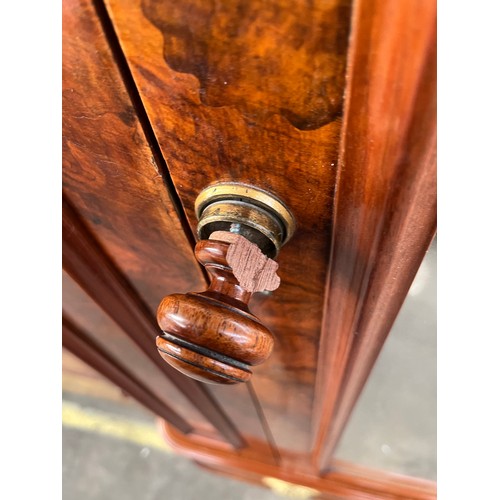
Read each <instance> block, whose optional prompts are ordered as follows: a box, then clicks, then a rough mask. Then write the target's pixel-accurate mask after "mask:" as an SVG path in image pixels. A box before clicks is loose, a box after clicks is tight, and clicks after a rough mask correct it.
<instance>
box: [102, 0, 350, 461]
mask: <svg viewBox="0 0 500 500" xmlns="http://www.w3.org/2000/svg"><path fill="white" fill-rule="evenodd" d="M199 5H200V4H199V3H197V2H183V3H178V2H173V1H164V2H142V3H141V2H140V1H139V0H123V1H122V0H120V1H116V0H109V1H108V0H107V1H106V6H107V7H108V11H109V13H110V16H111V19H112V20H113V25H114V27H115V29H116V32H117V35H118V38H119V40H120V44H121V47H122V48H123V51H124V53H125V55H126V57H127V61H128V63H129V65H130V69H131V71H132V74H133V76H134V80H135V82H136V83H137V86H138V90H139V92H140V95H141V98H142V99H143V102H144V104H145V107H146V110H147V113H148V116H149V117H150V119H151V122H152V126H153V129H154V131H155V134H156V136H157V138H158V142H159V144H160V147H161V149H162V152H163V155H164V157H165V159H166V160H167V162H168V166H169V170H170V173H171V175H172V179H173V181H174V184H175V186H176V189H177V191H178V193H179V196H180V198H181V200H182V203H183V206H184V209H185V211H186V213H187V215H188V218H189V221H190V223H191V226H192V228H193V230H194V228H195V227H196V222H197V221H196V216H195V214H194V210H193V206H194V201H195V199H196V196H197V195H198V193H199V192H200V191H201V190H202V189H203V188H204V187H205V186H207V185H208V184H210V183H214V182H222V181H238V182H244V183H247V184H252V185H255V186H258V187H260V188H263V189H265V190H267V191H269V192H271V193H273V194H275V195H276V196H277V197H278V198H280V199H281V200H283V201H284V202H285V204H286V205H287V206H288V207H289V209H290V210H291V211H292V212H293V213H294V215H295V217H296V218H297V221H298V228H297V231H296V233H295V235H294V237H293V239H292V240H291V241H290V243H288V244H287V246H286V247H284V248H283V250H282V251H281V253H280V256H279V265H280V270H281V276H282V282H281V286H280V288H279V289H278V290H277V291H275V292H273V293H272V295H271V296H267V297H266V296H260V297H255V299H254V300H253V304H252V310H253V311H254V313H255V315H256V316H257V317H259V319H261V321H262V322H263V323H264V324H265V325H266V326H269V328H270V330H271V331H272V332H273V333H274V335H275V338H276V345H275V351H274V354H273V356H272V358H271V360H270V362H268V363H266V364H264V365H261V366H260V367H257V368H256V369H255V371H254V378H253V380H254V385H255V389H256V391H257V394H258V396H259V399H260V401H261V403H262V406H263V408H264V411H265V414H266V417H267V419H268V420H269V424H270V427H271V430H272V432H273V434H274V436H275V438H276V442H277V444H278V445H279V446H282V447H288V448H291V449H294V450H297V451H299V450H300V451H302V452H304V453H305V452H307V451H308V450H309V446H310V436H309V429H310V423H311V410H312V401H313V395H314V383H315V373H316V362H317V355H318V344H319V336H320V328H321V315H322V306H323V299H324V286H325V282H324V278H325V275H326V271H327V265H328V258H329V246H330V241H331V213H332V210H333V203H332V200H333V186H334V181H335V170H336V169H335V165H336V159H337V156H338V137H339V133H340V126H341V119H340V113H339V110H340V109H341V108H340V106H341V103H340V102H338V94H336V93H335V92H336V91H333V90H331V89H332V87H331V86H330V87H329V85H330V84H326V83H325V82H332V79H334V80H335V85H337V86H338V88H343V86H344V76H343V73H344V72H343V69H339V68H343V67H344V65H345V56H346V54H345V50H344V49H345V47H346V41H347V34H348V32H349V25H348V22H346V19H347V18H348V17H349V11H350V3H348V2H343V1H342V2H336V1H334V2H332V3H331V4H330V7H329V8H325V7H323V4H320V3H316V4H314V7H313V9H312V11H311V12H309V13H307V14H304V11H305V9H306V3H305V2H292V3H291V4H290V3H289V2H268V3H267V2H257V3H255V4H252V5H255V6H256V7H258V11H257V9H256V11H255V16H253V17H252V16H250V18H248V19H250V20H251V19H253V21H251V22H250V21H248V20H247V19H246V18H245V20H243V19H242V18H240V19H239V21H238V23H237V24H236V25H234V20H235V19H238V18H237V17H235V16H234V15H233V12H234V10H235V9H237V8H238V6H239V5H240V2H237V1H232V2H225V3H224V7H217V8H216V9H215V10H216V12H215V11H214V14H213V17H211V18H210V19H212V21H213V23H207V18H206V16H205V15H204V12H205V10H204V9H210V8H211V7H210V5H212V4H207V5H208V6H207V7H204V8H201V7H200V8H198V7H199ZM248 8H250V9H253V8H254V7H248ZM217 9H219V10H217ZM339 9H340V10H342V12H343V13H342V14H341V15H339V12H340V10H339ZM153 10H154V12H153ZM200 16H201V17H200ZM214 16H215V17H214ZM311 16H312V17H311ZM169 18H171V19H172V23H174V24H175V26H176V27H177V28H178V27H179V26H180V27H181V28H180V31H181V33H177V32H176V34H175V35H170V34H169V33H173V31H175V29H174V28H173V27H172V26H166V25H165V24H166V23H167V24H168V19H169ZM188 18H189V19H190V23H191V24H192V25H193V37H195V38H196V41H194V42H193V43H185V39H186V38H185V36H186V35H185V31H186V30H184V31H183V28H182V26H184V25H185V22H186V19H188ZM340 18H341V19H342V22H339V19H340ZM307 20H309V21H311V22H304V21H307ZM247 22H248V23H249V24H246V23H247ZM224 23H227V24H224ZM231 23H233V25H234V26H236V27H238V26H240V25H241V29H242V30H243V32H244V33H245V35H244V36H243V37H242V39H241V41H239V42H238V48H237V49H235V50H234V51H233V49H232V48H231V44H228V43H225V40H226V38H225V37H226V36H227V32H226V31H224V30H222V32H223V33H221V29H220V26H222V25H224V26H229V25H230V24H231ZM252 23H253V24H252ZM292 24H294V25H296V26H300V29H301V30H302V34H301V35H300V37H299V36H296V31H294V30H292V31H291V30H290V26H291V25H292ZM158 26H160V28H158ZM252 26H253V27H255V29H257V27H259V26H263V27H264V28H263V29H262V30H261V32H260V35H261V40H260V41H259V47H261V48H265V50H264V49H262V50H264V52H265V53H266V55H267V56H269V54H272V55H273V57H274V58H279V57H280V56H279V51H276V50H275V47H276V46H281V45H287V47H288V48H287V49H285V52H287V54H288V55H287V60H286V65H288V66H290V68H289V69H287V74H288V75H293V74H294V72H298V73H301V72H302V73H304V75H305V76H304V77H303V78H298V79H293V78H289V79H288V80H287V79H285V78H284V79H283V82H282V83H281V84H280V85H281V86H280V87H279V88H276V84H275V83H273V78H272V77H271V78H269V79H267V78H266V77H265V75H264V76H262V74H261V73H260V68H261V67H262V61H261V62H256V63H252V62H251V61H252V58H253V56H254V55H255V53H254V50H256V47H255V44H253V40H254V38H253V36H254V35H253V32H252V29H253V27H252ZM199 27H201V28H200V29H199ZM177 28H176V29H177ZM327 32H328V33H329V35H331V36H329V37H325V36H324V34H325V33H327ZM292 33H293V35H292ZM289 34H290V37H291V38H290V39H287V36H288V35H289ZM189 36H191V35H189ZM336 37H338V40H336ZM292 38H296V39H297V40H299V39H300V40H303V41H304V43H303V49H302V50H304V54H309V55H311V57H310V58H303V57H292V56H291V55H290V54H293V51H294V50H295V49H294V48H293V40H292ZM165 39H167V47H166V46H165ZM199 39H202V42H199V41H198V40H199ZM326 39H328V40H326ZM203 43H206V44H207V47H210V51H209V53H210V56H209V58H210V61H208V63H207V64H208V66H207V67H209V68H210V69H208V70H207V71H208V73H206V74H207V75H211V76H210V78H212V80H211V81H213V84H212V83H206V82H205V83H204V81H205V80H204V78H205V77H204V76H203V75H202V74H201V73H199V72H198V71H202V72H203V71H205V70H203V69H201V70H199V69H197V68H194V69H193V68H189V67H186V64H187V63H185V61H186V60H189V59H192V60H193V61H200V58H203V57H205V56H204V55H203V54H205V52H203V53H202V52H199V49H198V48H197V47H199V46H200V44H201V45H203ZM176 44H178V46H177V48H176V46H175V45H176ZM332 45H334V46H335V47H332ZM259 50H260V49H259ZM297 50H300V49H297ZM325 52H326V53H328V56H327V57H328V60H330V61H332V60H333V59H335V67H336V68H337V69H331V68H332V67H331V65H330V64H327V65H324V66H321V65H320V64H319V62H318V61H320V60H321V58H322V57H323V55H321V53H323V54H324V53H325ZM206 53H207V54H208V49H207V52H206ZM236 53H237V56H238V60H239V61H240V62H235V61H236V57H235V54H236ZM269 61H270V63H269V64H268V66H269V68H272V64H271V62H273V61H275V59H269ZM315 61H316V62H315ZM169 63H170V64H169ZM203 64H205V63H203ZM199 65H200V66H201V65H202V63H199ZM247 67H248V68H250V69H249V71H248V72H246V71H245V68H247ZM179 70H182V71H186V70H188V71H190V72H181V71H179ZM337 70H338V72H339V73H340V76H338V77H335V76H333V73H332V72H336V71H337ZM270 71H273V70H270ZM196 74H199V75H200V78H201V80H200V79H199V78H198V77H197V76H196ZM215 74H217V75H218V76H214V75H215ZM310 78H312V79H313V80H315V81H317V82H324V83H325V84H324V85H323V84H322V83H319V84H318V86H317V87H315V88H316V91H314V92H317V93H316V94H314V92H313V94H314V95H311V96H310V97H311V99H310V100H308V98H307V92H309V91H310V87H309V85H310V80H309V79H310ZM214 79H215V80H217V81H215V80H214ZM286 80H287V83H285V81H286ZM207 81H208V79H207ZM224 81H227V82H228V84H227V85H224V83H223V82H224ZM220 84H222V85H223V86H224V87H227V89H226V88H222V87H221V86H220ZM283 86H285V87H283ZM255 88H257V89H261V92H262V93H261V97H259V98H258V101H257V99H254V97H253V95H254V94H253V92H252V89H255ZM284 88H286V89H287V91H286V92H284V91H283V90H284ZM327 88H328V90H327ZM221 89H222V90H221ZM318 89H323V90H318ZM323 91H324V92H325V95H326V96H327V97H326V99H324V98H323V94H322V92H323ZM207 94H208V95H207ZM257 94H258V92H257ZM257 94H255V95H257ZM284 94H288V96H284ZM320 94H321V95H320ZM340 95H341V94H340ZM241 96H245V98H246V99H247V101H249V102H248V106H247V105H246V104H243V99H242V97H241ZM294 96H297V99H296V100H294ZM292 101H293V102H292ZM327 101H330V103H332V102H334V101H335V106H336V110H335V111H334V112H333V114H331V109H330V108H328V106H325V105H324V103H326V102H327ZM321 103H323V104H321ZM278 107H283V109H285V110H288V111H285V112H280V111H278V110H277V108H278ZM318 110H319V111H318ZM284 115H285V116H284ZM295 117H299V118H297V119H296V118H295ZM290 325H293V328H292V329H291V327H290ZM235 404H236V405H237V404H238V400H237V399H235Z"/></svg>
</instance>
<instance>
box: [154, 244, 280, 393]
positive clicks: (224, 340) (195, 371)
mask: <svg viewBox="0 0 500 500" xmlns="http://www.w3.org/2000/svg"><path fill="white" fill-rule="evenodd" d="M240 238H242V237H240ZM243 243H245V241H243ZM248 244H249V245H253V244H252V243H249V242H248ZM230 247H231V243H229V242H228V241H217V240H212V239H210V240H202V241H200V242H198V244H197V245H196V248H195V255H196V258H197V259H198V261H199V262H200V263H201V264H203V265H204V266H205V268H206V269H207V271H208V272H209V274H210V277H211V283H210V286H209V288H208V290H206V291H204V292H200V293H188V294H185V295H183V294H174V295H169V296H168V297H165V298H164V299H163V301H162V302H161V304H160V306H159V308H158V314H157V319H158V324H159V325H160V328H161V329H162V330H163V334H162V335H160V336H158V337H157V339H156V346H157V348H158V351H159V353H160V355H161V356H162V358H163V359H164V360H165V361H166V362H167V363H169V364H170V365H172V366H173V367H175V368H177V369H178V370H180V371H181V372H183V373H185V374H186V375H188V376H190V377H192V378H195V379H198V380H201V381H203V382H209V383H214V384H236V383H238V382H246V381H248V380H249V379H250V378H251V376H252V371H251V367H252V366H255V365H258V364H260V363H262V362H263V361H265V360H266V359H267V358H268V357H269V355H270V354H271V351H272V349H273V344H274V340H273V336H272V334H271V332H270V331H269V330H268V329H267V328H266V327H265V326H264V325H263V324H262V323H261V322H260V321H259V320H258V319H257V318H256V317H255V316H253V315H252V314H251V313H250V311H249V309H248V301H249V300H250V298H251V296H252V293H253V291H252V290H253V289H255V290H254V291H256V290H257V289H258V288H257V285H256V284H255V286H252V285H254V283H253V284H252V283H250V285H248V284H246V285H245V286H242V284H241V277H240V279H238V278H237V277H236V276H235V273H234V272H233V269H232V267H231V265H230V264H229V262H228V251H229V249H230ZM250 250H252V248H250ZM237 251H238V252H240V253H241V250H237ZM257 251H259V250H258V249H257ZM259 252H260V251H259ZM243 258H245V257H244V256H243ZM263 258H264V259H267V258H266V257H265V256H263ZM267 261H270V263H271V264H275V263H274V261H271V259H267ZM234 267H236V266H234ZM276 267H277V264H276ZM273 272H274V271H273ZM264 274H265V273H264ZM269 274H270V273H268V275H269ZM258 278H259V280H260V281H262V273H261V274H259V275H258ZM275 279H276V280H277V284H275V287H276V286H277V285H278V284H279V278H277V276H276V278H275Z"/></svg>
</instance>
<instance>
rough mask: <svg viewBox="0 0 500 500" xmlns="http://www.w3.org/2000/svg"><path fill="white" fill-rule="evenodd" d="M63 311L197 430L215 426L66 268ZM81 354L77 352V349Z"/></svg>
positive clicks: (73, 322) (102, 348)
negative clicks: (76, 281)
mask: <svg viewBox="0 0 500 500" xmlns="http://www.w3.org/2000/svg"><path fill="white" fill-rule="evenodd" d="M62 292H63V312H64V315H65V317H66V318H68V320H69V322H70V323H71V324H72V325H74V328H73V329H74V330H75V329H76V330H77V331H78V332H81V335H82V336H83V335H85V338H87V339H89V341H91V342H93V344H95V345H96V346H97V348H98V349H100V350H101V351H102V352H103V353H105V355H107V356H108V358H110V359H115V360H117V361H118V362H119V363H120V365H121V366H123V367H125V368H126V370H127V372H128V373H130V374H131V375H132V376H133V377H134V378H135V379H136V380H137V382H139V383H141V384H142V386H144V387H146V388H147V389H148V390H149V391H150V392H152V393H153V394H154V395H155V397H156V398H157V399H158V400H160V401H161V402H163V404H165V405H168V406H171V407H172V408H173V409H174V410H175V411H176V412H177V413H178V414H179V415H181V416H182V417H184V418H185V419H186V420H187V421H188V422H189V423H190V425H191V426H192V427H194V428H195V429H196V430H197V431H200V430H202V431H207V430H209V431H210V430H213V427H212V426H211V425H210V424H209V423H208V422H207V420H206V419H205V417H204V416H203V415H202V414H201V413H200V412H199V411H197V409H196V407H195V406H194V405H193V404H191V403H190V402H189V400H188V399H187V398H186V396H185V395H184V394H183V393H182V392H180V391H179V390H178V389H177V388H176V386H175V385H174V384H173V383H172V382H171V381H170V380H169V379H168V378H166V377H165V375H164V373H163V372H162V371H161V370H160V368H158V366H156V365H155V364H154V363H153V362H152V361H151V359H150V358H149V357H148V356H147V355H146V354H145V353H144V352H143V351H141V350H140V349H139V348H138V347H137V346H136V344H135V343H134V342H133V341H132V340H131V339H130V338H129V337H128V336H127V335H126V334H125V333H124V332H123V330H121V329H120V327H119V326H118V325H117V324H116V323H114V322H113V321H112V320H111V319H110V318H109V317H108V316H107V315H106V314H105V313H104V312H103V311H102V310H101V309H100V308H99V306H98V305H97V304H96V303H95V302H94V301H93V300H92V299H91V298H90V297H89V296H88V295H87V294H86V293H85V292H84V291H83V290H82V289H81V288H80V287H79V286H78V284H77V283H75V281H73V279H72V278H71V277H70V276H69V275H68V274H67V273H66V272H63V286H62ZM76 354H77V355H78V352H77V353H76Z"/></svg>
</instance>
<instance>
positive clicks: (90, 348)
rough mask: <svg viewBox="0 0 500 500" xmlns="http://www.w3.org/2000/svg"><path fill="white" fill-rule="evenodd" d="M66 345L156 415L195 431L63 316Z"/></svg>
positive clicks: (63, 340) (63, 334) (180, 426)
mask: <svg viewBox="0 0 500 500" xmlns="http://www.w3.org/2000/svg"><path fill="white" fill-rule="evenodd" d="M62 343H63V346H64V347H65V348H66V349H68V350H69V351H70V352H72V353H73V354H74V355H75V356H78V357H79V358H80V359H81V360H82V361H85V362H86V363H87V364H88V365H89V366H91V367H93V368H95V369H96V370H97V371H98V372H100V373H101V374H102V375H104V376H105V377H106V378H107V379H108V380H111V381H112V382H113V383H115V384H116V385H117V386H118V387H121V388H122V389H123V390H124V391H125V392H127V393H128V394H130V395H131V396H133V397H134V398H135V399H137V401H139V402H140V403H142V404H143V405H144V406H145V407H146V408H149V409H150V410H151V411H152V412H153V413H155V414H156V415H159V416H161V417H162V418H164V419H165V420H166V421H167V422H170V424H172V425H174V426H175V427H176V428H177V429H179V430H180V431H181V432H183V433H189V432H192V431H193V427H192V426H191V425H190V424H189V423H188V422H187V421H186V420H185V419H184V418H182V417H181V416H180V415H179V414H178V413H176V412H175V411H174V410H173V409H172V408H171V407H170V406H168V405H167V404H165V403H163V402H161V401H160V400H159V399H157V397H156V396H155V395H154V394H152V393H151V392H150V390H149V389H148V387H147V386H145V385H143V384H141V383H140V382H139V381H138V380H137V379H135V377H134V376H133V375H132V374H131V373H130V372H129V371H128V370H127V369H126V368H125V367H123V366H122V365H121V363H120V362H119V361H118V360H116V359H113V358H112V357H110V356H109V355H108V354H107V353H106V352H105V351H103V350H102V349H100V348H99V346H97V345H96V344H94V343H93V342H92V340H90V339H89V338H88V337H86V335H85V334H84V333H83V332H81V331H80V330H78V328H76V327H75V325H74V324H73V323H72V322H71V321H69V320H68V319H67V318H65V317H64V316H63V325H62Z"/></svg>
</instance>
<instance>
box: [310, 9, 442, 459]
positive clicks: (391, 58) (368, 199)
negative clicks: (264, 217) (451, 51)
mask: <svg viewBox="0 0 500 500" xmlns="http://www.w3.org/2000/svg"><path fill="white" fill-rule="evenodd" d="M416 19H418V22H416V21H415V20H416ZM435 51H436V5H435V2H434V1H433V0H429V1H425V2H422V1H420V0H408V1H405V2H399V1H397V0H395V1H389V2H387V1H373V0H361V1H359V2H358V3H357V4H356V9H355V11H354V17H353V33H352V42H351V48H350V54H349V67H348V84H347V87H346V116H345V119H344V126H343V131H342V146H341V151H340V159H339V163H340V167H341V168H340V170H339V173H338V177H337V182H336V189H335V212H334V235H333V246H332V254H331V258H330V263H331V266H330V270H329V274H328V290H329V291H328V295H327V297H326V301H325V309H324V315H323V330H322V336H321V344H320V357H319V359H318V363H319V365H318V380H317V392H316V400H315V429H314V430H315V440H314V457H315V460H317V464H318V467H319V468H320V469H328V467H329V465H328V463H329V461H330V460H331V456H332V453H333V451H334V448H335V445H336V443H337V442H338V439H339V437H340V433H341V431H342V429H343V427H344V425H345V423H346V420H347V417H348V415H349V413H350V411H351V410H352V407H353V405H354V403H355V401H356V399H357V397H358V395H359V393H360V391H361V389H362V387H363V385H364V382H365V381H366V379H367V377H368V375H369V373H370V371H371V368H372V367H373V364H374V362H375V360H376V358H377V356H378V353H379V352H380V349H381V348H382V345H383V342H384V339H385V337H386V336H387V335H388V333H389V331H390V328H391V326H392V323H393V322H394V319H395V318H396V315H397V313H398V311H399V309H400V307H401V305H402V303H403V301H404V299H405V297H406V294H407V292H408V289H409V287H410V285H411V283H412V281H413V278H414V276H415V274H416V272H417V270H418V268H419V266H420V263H421V261H422V259H423V257H424V255H425V252H426V250H427V248H428V246H429V245H430V243H431V241H432V238H433V236H434V233H435V230H436V163H435V161H436V157H435V155H436V52H435ZM365 82H370V85H369V86H368V85H366V84H365Z"/></svg>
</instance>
